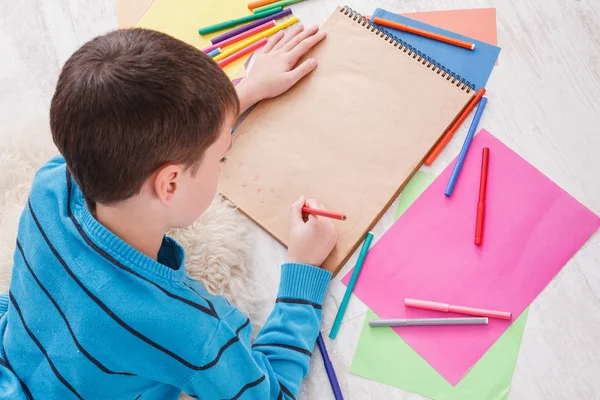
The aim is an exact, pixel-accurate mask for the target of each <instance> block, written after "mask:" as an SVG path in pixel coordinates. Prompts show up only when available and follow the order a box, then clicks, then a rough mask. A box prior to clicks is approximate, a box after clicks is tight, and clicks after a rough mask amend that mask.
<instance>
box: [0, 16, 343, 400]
mask: <svg viewBox="0 0 600 400" xmlns="http://www.w3.org/2000/svg"><path fill="white" fill-rule="evenodd" d="M324 37H325V34H324V33H322V32H318V29H317V27H312V28H310V29H307V30H303V28H302V27H298V28H296V29H295V30H293V31H291V32H290V34H289V35H287V36H284V35H283V34H282V33H280V34H278V35H275V36H274V37H273V38H272V39H271V40H270V42H269V43H268V44H267V45H266V46H265V48H264V50H263V52H262V54H261V55H260V56H259V57H257V59H256V63H255V67H254V68H253V70H252V72H251V74H250V76H249V77H248V78H247V79H246V80H245V81H243V82H242V83H241V84H240V85H239V86H238V88H237V93H236V90H235V89H234V88H233V86H232V85H231V83H230V82H229V80H228V79H227V77H226V76H225V74H224V73H223V72H222V71H221V70H220V69H219V68H218V67H217V65H216V64H215V63H214V62H213V61H212V60H211V59H210V58H209V57H207V56H206V55H204V54H203V53H202V52H200V51H198V50H197V49H195V48H193V47H192V46H189V45H187V44H185V43H183V42H181V41H178V40H176V39H174V38H171V37H169V36H167V35H164V34H161V33H158V32H154V31H150V30H143V29H133V30H123V31H115V32H112V33H109V34H107V35H104V36H101V37H98V38H96V39H93V40H92V41H90V42H88V43H86V44H85V45H84V46H83V47H81V48H80V49H79V50H78V51H76V52H75V53H74V54H73V55H72V56H71V58H70V59H69V60H68V61H67V62H66V64H65V66H64V68H63V70H62V72H61V74H60V77H59V80H58V84H57V87H56V91H55V94H54V97H53V99H52V104H51V108H50V125H51V130H52V136H53V139H54V142H55V144H56V145H57V147H58V149H59V150H60V152H61V155H62V156H59V157H56V158H54V159H52V160H50V161H49V162H48V163H47V164H46V165H45V166H44V167H42V168H41V169H40V171H38V173H37V174H36V177H35V180H34V183H33V185H32V188H31V194H30V198H29V200H28V203H27V206H26V207H25V210H24V211H23V214H22V216H21V220H20V223H19V232H18V238H17V249H16V251H15V256H14V268H13V275H12V282H11V286H10V292H9V295H8V298H4V299H3V301H0V308H1V311H0V312H2V313H4V314H3V316H2V317H1V319H0V332H1V333H2V344H1V346H0V349H1V350H2V351H1V352H0V391H3V393H2V398H10V399H131V400H133V399H141V400H148V399H176V398H178V396H179V395H180V393H181V392H185V393H187V394H189V395H191V396H192V397H196V398H202V399H294V398H295V396H297V394H298V391H299V386H300V382H301V381H302V379H304V377H305V376H306V374H307V372H308V366H309V360H310V356H311V352H312V350H313V347H314V344H315V340H316V337H317V335H318V331H319V324H320V319H321V303H322V300H323V297H324V293H325V290H326V288H327V285H328V282H329V279H330V273H329V272H327V271H324V270H321V269H319V268H317V267H316V266H318V265H320V264H321V263H322V262H323V260H324V259H325V258H326V257H327V255H328V254H329V253H330V251H331V249H332V248H333V246H334V245H335V242H336V234H335V230H334V228H333V225H332V224H331V222H330V221H328V220H327V219H323V218H319V217H314V216H309V217H308V219H307V220H305V219H304V218H303V216H302V211H301V208H302V206H303V205H304V204H305V203H306V204H307V205H309V206H311V207H318V204H317V203H316V202H315V201H314V200H308V201H306V202H305V200H304V199H303V198H301V199H299V200H298V201H297V202H296V203H295V204H293V205H292V207H291V211H290V227H291V228H290V241H289V250H288V263H286V264H284V265H283V266H282V272H281V283H280V288H279V294H278V299H277V303H276V305H275V307H274V309H273V312H272V314H271V316H270V317H269V319H268V320H267V322H266V323H265V326H264V328H263V329H262V331H261V332H260V334H259V335H258V337H257V339H256V341H255V343H254V344H251V343H250V334H251V326H250V321H249V320H248V318H247V317H246V316H245V315H243V314H242V313H241V312H240V311H239V310H237V309H236V308H234V307H232V306H231V305H230V304H229V303H228V302H227V301H226V300H225V299H224V298H222V297H219V296H212V295H210V294H209V293H208V292H207V291H206V290H205V288H204V287H203V286H202V285H201V284H200V282H198V281H195V280H193V279H192V278H190V277H189V276H188V275H187V274H186V273H185V271H184V254H183V249H182V248H181V246H179V244H178V243H176V242H175V241H174V240H173V239H171V238H168V237H165V236H164V232H165V230H166V229H168V228H171V227H184V226H186V225H189V224H191V223H192V222H193V221H194V220H195V219H196V218H197V217H198V216H199V215H200V214H201V213H202V212H203V211H204V210H205V209H206V208H207V207H208V205H209V204H210V202H211V199H212V198H213V196H214V194H215V192H216V183H217V176H218V173H219V163H220V162H223V161H224V156H225V155H226V153H227V152H229V150H230V147H231V133H230V132H231V129H232V126H233V124H234V121H235V120H236V118H237V117H238V115H239V114H240V113H241V112H243V111H244V110H246V109H247V108H248V107H250V106H251V105H252V104H254V103H255V102H257V101H259V100H261V99H264V98H267V97H273V96H277V95H279V94H281V93H282V92H284V91H286V90H287V89H289V88H290V87H291V86H293V85H294V84H295V83H296V82H297V81H298V80H300V79H301V78H302V77H303V76H305V75H306V74H308V73H310V72H311V71H312V70H313V69H314V68H315V67H316V61H315V60H312V59H309V60H307V61H305V62H303V63H301V64H300V65H299V66H297V67H296V64H297V63H298V60H299V59H300V58H301V57H302V56H303V55H304V54H306V53H307V52H308V51H309V50H310V49H311V48H312V47H313V46H314V45H315V44H317V43H318V42H319V41H320V40H322V39H323V38H324ZM282 134H285V132H282Z"/></svg>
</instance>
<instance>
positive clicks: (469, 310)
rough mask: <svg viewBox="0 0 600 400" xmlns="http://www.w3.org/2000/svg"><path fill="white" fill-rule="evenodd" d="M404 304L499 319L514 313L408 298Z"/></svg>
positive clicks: (506, 317) (509, 316)
mask: <svg viewBox="0 0 600 400" xmlns="http://www.w3.org/2000/svg"><path fill="white" fill-rule="evenodd" d="M404 304H405V305H406V307H412V308H420V309H423V310H431V311H441V312H453V313H458V314H467V315H477V316H480V317H489V318H499V319H511V318H512V314H511V313H509V312H506V311H494V310H484V309H482V308H473V307H462V306H453V305H451V304H446V303H438V302H435V301H425V300H414V299H406V300H404Z"/></svg>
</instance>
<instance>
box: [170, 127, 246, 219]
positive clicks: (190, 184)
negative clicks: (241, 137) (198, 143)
mask: <svg viewBox="0 0 600 400" xmlns="http://www.w3.org/2000/svg"><path fill="white" fill-rule="evenodd" d="M234 122H235V119H234V118H233V117H228V118H227V120H226V121H225V123H224V124H223V128H222V129H221V132H220V133H219V137H218V138H217V140H216V141H215V142H214V143H213V144H212V145H211V146H210V147H209V148H208V149H207V150H206V151H205V153H204V157H203V159H202V161H201V163H200V166H199V167H198V170H197V171H196V174H195V175H192V170H193V168H188V169H186V170H185V171H184V172H183V174H182V179H181V182H180V185H179V190H178V192H179V193H178V194H177V196H176V198H177V200H176V201H175V204H174V206H175V207H173V208H172V209H173V211H174V212H175V213H176V214H177V215H173V221H172V222H173V227H174V228H183V227H187V226H189V225H191V224H192V223H193V222H194V221H195V220H196V219H197V218H198V217H199V216H200V215H201V214H202V213H203V212H204V211H205V210H206V209H207V208H208V206H209V205H210V203H211V202H212V200H213V198H214V197H215V194H216V193H217V181H218V178H219V172H220V170H221V163H223V162H224V161H225V160H224V158H225V156H226V155H227V153H229V152H230V151H231V146H232V138H231V129H232V128H233V124H234Z"/></svg>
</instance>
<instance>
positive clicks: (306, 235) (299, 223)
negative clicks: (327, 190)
mask: <svg viewBox="0 0 600 400" xmlns="http://www.w3.org/2000/svg"><path fill="white" fill-rule="evenodd" d="M305 205H306V206H308V207H312V208H320V209H322V208H323V207H321V206H320V205H319V203H318V202H317V201H316V200H313V199H309V200H306V201H305V199H304V197H300V198H299V199H298V200H296V202H295V203H294V204H292V205H291V207H290V236H289V244H288V262H294V263H303V264H310V265H315V266H317V267H320V266H321V264H322V263H323V261H325V259H326V258H327V256H329V253H331V250H333V247H334V246H335V243H336V242H337V231H336V230H335V226H334V225H333V222H332V221H331V219H329V218H326V217H320V216H317V215H311V214H309V215H308V218H307V219H306V220H305V219H304V218H303V215H302V214H303V213H302V207H304V206H305Z"/></svg>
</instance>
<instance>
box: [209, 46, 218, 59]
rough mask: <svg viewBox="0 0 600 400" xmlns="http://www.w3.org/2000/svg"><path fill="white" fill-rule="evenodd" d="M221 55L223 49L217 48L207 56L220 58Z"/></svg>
mask: <svg viewBox="0 0 600 400" xmlns="http://www.w3.org/2000/svg"><path fill="white" fill-rule="evenodd" d="M219 54H221V48H220V47H217V48H216V49H214V50H213V51H209V52H208V53H206V55H207V56H209V57H211V58H212V57H215V56H218V55H219Z"/></svg>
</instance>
